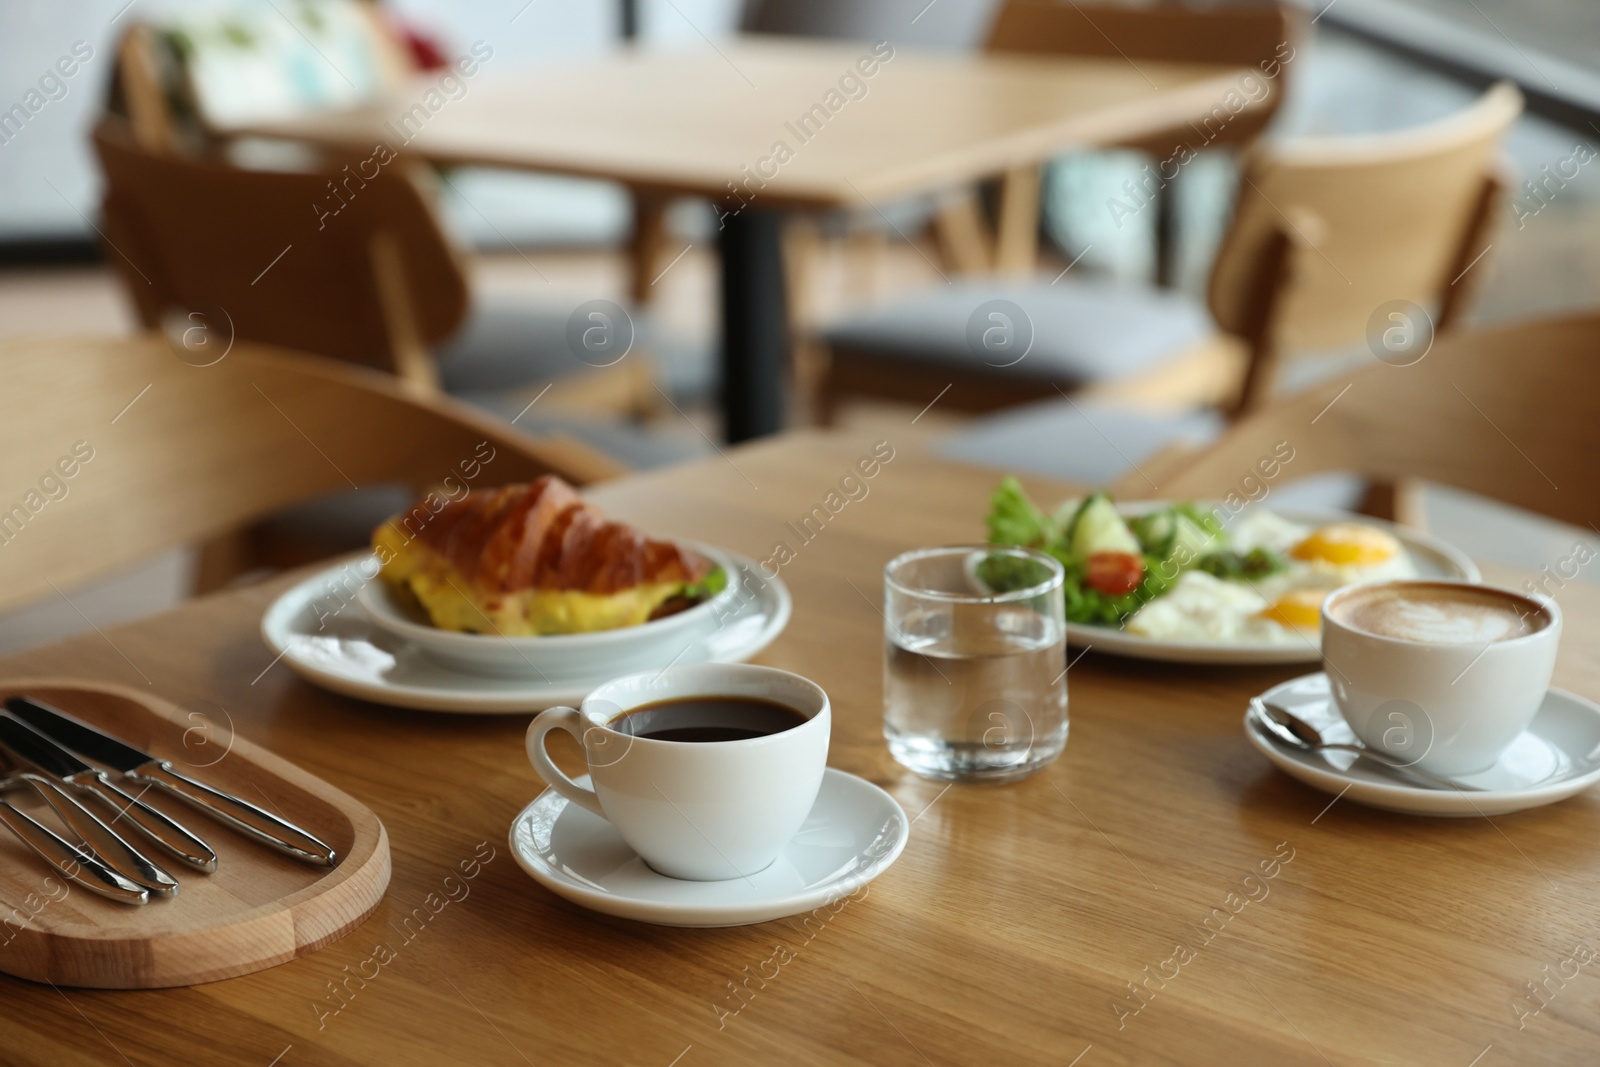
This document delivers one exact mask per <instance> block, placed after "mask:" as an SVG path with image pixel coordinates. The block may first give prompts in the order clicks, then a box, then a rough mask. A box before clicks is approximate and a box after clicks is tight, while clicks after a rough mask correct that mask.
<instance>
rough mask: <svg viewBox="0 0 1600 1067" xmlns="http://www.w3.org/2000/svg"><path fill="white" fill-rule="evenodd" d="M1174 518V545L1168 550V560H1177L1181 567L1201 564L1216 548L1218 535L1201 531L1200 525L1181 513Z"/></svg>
mask: <svg viewBox="0 0 1600 1067" xmlns="http://www.w3.org/2000/svg"><path fill="white" fill-rule="evenodd" d="M1174 518H1175V524H1174V528H1173V531H1172V545H1171V547H1170V548H1169V549H1168V550H1167V553H1166V558H1167V559H1169V560H1176V561H1177V563H1178V565H1179V566H1181V567H1192V566H1194V565H1195V564H1196V563H1198V562H1200V557H1201V556H1204V555H1206V554H1207V553H1209V552H1211V551H1212V550H1213V549H1214V548H1215V547H1216V541H1217V538H1216V535H1214V534H1212V533H1210V532H1208V531H1206V530H1203V529H1201V528H1200V525H1199V524H1198V523H1196V522H1195V521H1194V520H1193V519H1191V518H1189V516H1187V515H1184V514H1182V513H1181V512H1179V513H1175V515H1174Z"/></svg>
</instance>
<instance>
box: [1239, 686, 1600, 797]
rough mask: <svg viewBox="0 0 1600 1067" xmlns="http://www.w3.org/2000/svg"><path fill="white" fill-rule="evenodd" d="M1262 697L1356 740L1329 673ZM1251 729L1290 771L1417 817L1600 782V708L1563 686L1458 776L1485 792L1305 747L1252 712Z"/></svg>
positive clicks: (1328, 735)
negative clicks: (1477, 768) (1416, 779)
mask: <svg viewBox="0 0 1600 1067" xmlns="http://www.w3.org/2000/svg"><path fill="white" fill-rule="evenodd" d="M1261 699H1262V700H1270V701H1272V702H1273V703H1276V704H1282V705H1283V706H1284V707H1286V708H1288V709H1289V710H1290V711H1292V712H1294V713H1295V714H1296V715H1298V716H1300V717H1301V718H1302V719H1304V720H1306V721H1307V722H1309V723H1310V724H1311V725H1312V726H1315V727H1316V728H1317V730H1318V732H1320V733H1321V734H1322V737H1323V740H1325V741H1331V742H1339V743H1342V744H1355V743H1358V742H1357V741H1356V737H1355V734H1354V733H1353V732H1352V731H1351V729H1350V727H1349V725H1348V724H1346V723H1345V721H1344V719H1343V718H1342V717H1341V716H1340V714H1339V709H1338V707H1337V706H1336V705H1335V704H1334V702H1333V697H1332V695H1331V694H1330V693H1329V692H1328V676H1327V675H1326V674H1323V673H1321V672H1318V673H1316V674H1307V675H1304V676H1303V677H1300V678H1296V679H1294V680H1293V681H1289V682H1284V683H1283V684H1282V685H1278V686H1274V687H1273V688H1271V689H1269V690H1267V691H1266V692H1265V693H1263V694H1261ZM1244 734H1245V737H1247V738H1249V739H1250V743H1251V744H1252V745H1254V746H1255V747H1256V749H1257V750H1259V751H1260V752H1261V754H1262V755H1263V756H1266V757H1267V759H1269V760H1271V761H1272V762H1273V763H1275V764H1277V766H1278V767H1279V768H1280V769H1282V770H1283V771H1284V772H1285V773H1286V774H1288V775H1290V776H1291V777H1293V778H1298V779H1299V780H1300V781H1302V782H1304V783H1306V784H1307V785H1310V786H1315V787H1316V788H1317V789H1320V790H1322V791H1323V792H1325V793H1333V794H1335V795H1338V794H1341V793H1342V794H1343V796H1344V798H1345V799H1346V800H1353V801H1356V802H1357V803H1360V804H1367V805H1370V806H1371V807H1374V808H1383V809H1384V810H1386V811H1399V812H1405V813H1407V814H1411V815H1455V816H1463V817H1466V816H1474V815H1504V814H1506V813H1507V812H1512V811H1521V810H1523V809H1524V808H1535V807H1539V806H1540V805H1543V804H1553V803H1555V802H1556V801H1558V800H1565V799H1566V798H1567V797H1570V796H1572V795H1573V794H1574V793H1580V792H1582V791H1583V790H1585V789H1587V788H1589V787H1590V786H1591V785H1593V784H1594V783H1595V782H1597V781H1600V706H1596V705H1595V704H1594V703H1592V702H1591V701H1588V700H1585V699H1583V698H1582V697H1580V696H1576V695H1575V694H1572V693H1568V692H1565V691H1564V690H1561V689H1552V690H1550V691H1549V692H1548V693H1547V694H1545V698H1544V704H1543V705H1542V706H1541V707H1540V708H1539V711H1538V714H1536V715H1534V717H1533V722H1532V723H1531V724H1529V726H1528V728H1527V730H1525V731H1523V733H1522V735H1521V736H1520V737H1518V738H1517V739H1516V740H1515V741H1513V742H1511V747H1510V748H1508V749H1506V750H1505V752H1504V753H1502V754H1501V756H1500V760H1499V762H1498V763H1496V764H1495V765H1494V766H1493V767H1490V768H1489V769H1488V770H1486V771H1481V772H1479V773H1477V774H1463V775H1459V776H1458V779H1457V780H1458V781H1460V782H1461V783H1462V784H1463V785H1471V786H1477V787H1478V789H1480V790H1483V792H1477V791H1469V790H1460V791H1455V790H1448V789H1431V788H1429V787H1428V786H1425V785H1418V784H1413V783H1412V782H1411V781H1410V780H1409V779H1405V778H1402V777H1400V776H1399V775H1397V774H1391V773H1389V772H1388V771H1385V770H1384V769H1382V768H1381V767H1377V766H1375V765H1374V764H1373V763H1372V761H1371V760H1365V759H1361V758H1360V757H1358V756H1356V755H1355V754H1354V753H1351V752H1325V753H1324V752H1301V751H1295V750H1291V749H1289V748H1286V747H1285V746H1283V745H1281V744H1279V743H1277V742H1274V741H1273V740H1272V739H1271V738H1270V737H1269V736H1268V734H1267V732H1266V729H1265V728H1264V727H1262V726H1261V725H1260V724H1259V723H1258V722H1256V721H1255V717H1254V716H1253V715H1251V714H1250V713H1249V712H1248V711H1247V712H1246V713H1245V717H1244Z"/></svg>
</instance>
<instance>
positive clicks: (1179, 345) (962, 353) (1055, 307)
mask: <svg viewBox="0 0 1600 1067" xmlns="http://www.w3.org/2000/svg"><path fill="white" fill-rule="evenodd" d="M991 301H1008V302H1010V303H1011V304H1013V305H1015V306H1016V307H1018V308H1021V310H1022V319H1021V320H1020V321H1018V322H1016V323H1015V324H1014V328H1015V334H1014V336H1015V337H1017V338H1018V339H1019V341H1018V343H1019V344H1021V343H1022V342H1021V340H1020V339H1021V338H1023V337H1024V335H1025V333H1026V332H1028V331H1031V333H1032V346H1031V348H1027V349H1026V354H1025V355H1022V354H1021V352H1020V351H1017V350H1016V349H1009V350H1008V349H1005V348H1001V349H999V350H997V351H987V350H985V349H984V348H983V347H982V342H981V338H982V336H983V334H984V331H985V330H986V329H988V328H989V327H991V326H993V325H997V324H998V320H995V319H992V318H990V313H991V312H994V311H1000V312H1001V313H1002V314H1003V313H1004V312H1003V309H999V308H994V307H985V305H986V304H989V303H990V302H991ZM1214 334H1215V329H1214V328H1213V326H1212V323H1211V317H1210V315H1208V314H1207V313H1206V310H1205V309H1204V308H1203V307H1201V306H1200V305H1199V304H1197V303H1195V302H1194V301H1193V300H1190V299H1189V298H1188V297H1185V296H1182V295H1181V294H1178V293H1174V292H1172V291H1170V290H1158V289H1151V288H1146V287H1142V286H1131V285H1119V284H1116V283H1114V282H1104V281H1085V282H1075V281H1071V280H1069V279H1062V280H1061V281H1059V282H1056V283H1055V284H1051V283H1049V282H1045V281H1042V280H1041V281H1036V282H1021V283H1005V282H998V281H993V280H981V281H962V282H956V283H954V284H952V285H948V286H943V287H940V288H938V289H934V290H931V291H928V292H924V293H921V294H918V295H916V296H913V297H910V298H907V299H904V300H900V301H897V302H893V303H889V304H885V305H881V306H877V307H873V308H870V309H868V310H866V311H864V312H862V313H861V314H859V315H856V316H854V317H852V318H849V319H847V320H845V321H843V322H840V323H838V324H836V325H835V326H834V327H833V328H831V329H830V330H828V331H827V333H826V335H825V336H826V338H827V340H828V342H829V344H830V345H832V346H833V347H834V348H835V350H836V351H837V352H838V353H839V358H841V359H849V358H850V354H851V352H870V353H871V354H872V355H873V356H874V357H877V358H883V359H891V360H904V361H906V362H907V363H908V364H916V365H920V366H923V367H934V366H950V367H960V368H962V369H964V370H966V371H968V372H971V373H984V371H985V368H986V367H988V368H993V371H994V373H995V374H997V375H1000V374H1003V375H1008V376H1013V377H1018V378H1033V379H1039V380H1042V381H1054V382H1060V383H1062V384H1064V385H1073V384H1079V383H1084V382H1096V381H1106V380H1110V379H1116V378H1123V377H1127V376H1128V375H1131V374H1136V373H1138V372H1140V371H1143V370H1146V369H1148V368H1150V367H1151V366H1153V365H1155V364H1158V363H1160V362H1162V361H1163V360H1166V359H1169V358H1171V357H1172V356H1175V355H1177V354H1178V353H1179V352H1181V351H1182V350H1183V349H1185V348H1188V347H1190V346H1193V345H1196V344H1199V343H1201V342H1202V341H1204V340H1206V339H1207V338H1209V337H1211V336H1213V335H1214ZM991 336H995V337H998V336H999V335H998V334H993V335H991ZM1018 356H1020V358H1018Z"/></svg>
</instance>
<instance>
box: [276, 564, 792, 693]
mask: <svg viewBox="0 0 1600 1067" xmlns="http://www.w3.org/2000/svg"><path fill="white" fill-rule="evenodd" d="M720 554H721V555H723V556H725V557H726V558H727V559H728V560H729V561H730V562H732V563H733V564H734V567H733V568H731V569H730V570H729V579H730V582H729V584H730V585H731V586H735V587H736V589H735V596H734V598H733V600H732V601H731V602H730V608H729V610H727V611H725V612H723V613H722V615H721V620H722V621H721V625H719V626H717V627H715V628H714V629H712V630H711V631H709V632H704V631H702V632H693V633H689V634H686V635H683V637H682V640H681V642H679V641H674V642H669V643H666V644H662V645H661V646H660V648H659V654H658V656H657V659H659V663H655V662H651V663H646V664H645V665H644V666H643V667H642V668H641V667H638V666H635V667H632V668H630V669H633V670H638V669H644V670H649V669H651V668H652V667H654V666H661V667H667V666H668V665H671V664H688V663H740V662H743V661H744V660H747V659H749V658H750V657H751V656H754V655H755V654H756V653H757V652H760V651H761V650H762V649H764V648H766V647H767V646H768V645H769V644H771V643H772V641H773V639H774V638H776V637H777V636H778V634H780V633H782V632H783V628H784V627H785V626H787V625H788V623H789V613H790V611H791V609H792V601H791V599H790V597H789V590H788V589H787V588H786V587H785V586H784V584H783V582H782V581H781V580H780V579H777V578H772V579H765V578H762V577H760V575H759V572H758V571H757V570H756V564H755V563H754V561H752V560H751V559H749V558H748V557H746V556H741V555H739V554H738V553H736V552H728V551H726V550H723V551H722V552H721V553H720ZM365 559H366V558H365V557H363V558H362V559H350V560H347V561H346V562H344V563H341V564H339V565H337V566H334V567H330V568H328V569H327V570H325V571H321V572H319V573H317V574H315V575H313V576H312V577H310V578H307V579H306V580H305V581H303V582H301V583H299V584H298V585H296V586H294V587H293V588H291V589H289V590H288V591H287V592H285V593H284V594H283V595H282V596H280V597H278V599H277V600H275V601H273V602H272V605H271V606H270V607H269V608H267V611H266V614H264V615H263V616H262V618H261V638H262V640H264V641H265V642H266V643H267V647H268V648H270V649H271V650H272V651H273V652H274V653H275V654H277V655H278V656H279V657H280V658H282V659H283V661H284V662H285V663H287V664H288V665H289V667H290V668H291V669H293V670H294V672H295V673H296V674H298V675H300V676H301V677H302V678H304V679H306V680H307V681H308V682H311V683H312V684H314V685H319V686H321V687H322V688H324V689H331V690H332V691H334V692H335V693H343V694H344V695H345V696H352V697H359V698H360V699H362V700H370V701H373V702H374V703H378V704H389V705H391V706H393V707H399V708H423V709H426V710H429V711H452V712H465V713H522V714H526V713H528V712H534V711H542V710H544V709H545V708H548V707H553V706H555V705H557V704H576V703H577V702H578V701H580V700H582V699H583V697H584V696H585V694H587V693H588V692H589V690H591V689H593V688H594V687H595V686H597V685H599V684H600V683H602V682H605V681H609V680H610V679H611V678H613V677H615V676H616V675H618V674H621V673H626V672H624V671H619V670H615V669H612V667H611V665H609V664H604V663H602V664H599V665H598V666H596V665H592V664H591V665H585V666H586V667H587V668H588V669H587V670H583V669H580V670H577V671H574V672H571V673H564V672H562V671H559V670H555V669H553V668H552V669H545V670H544V673H543V675H542V676H541V675H539V674H535V675H534V676H532V677H527V678H507V677H495V676H492V675H487V674H474V673H469V672H467V671H461V670H456V669H453V668H451V667H447V666H445V665H444V664H442V663H439V662H437V661H435V660H433V659H430V658H429V657H427V656H425V655H423V653H422V650H421V649H419V648H418V647H417V646H416V645H414V644H412V643H411V642H409V641H406V640H405V639H404V638H402V637H399V636H397V635H395V634H392V633H387V632H385V631H384V630H382V629H380V628H379V627H377V626H375V625H374V624H373V623H372V621H371V620H370V619H368V618H367V616H366V614H365V613H364V612H363V611H362V610H361V607H360V605H359V604H358V603H357V602H356V599H357V595H358V593H359V591H360V589H361V587H362V585H363V584H364V582H365V577H364V576H366V575H369V574H373V573H375V567H374V566H372V565H371V564H370V563H366V562H364V560H365Z"/></svg>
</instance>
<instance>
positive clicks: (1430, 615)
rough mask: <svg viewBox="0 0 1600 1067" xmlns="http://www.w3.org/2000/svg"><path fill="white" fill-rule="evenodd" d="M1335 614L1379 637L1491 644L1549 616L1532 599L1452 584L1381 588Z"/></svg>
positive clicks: (1345, 602)
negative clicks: (1526, 599) (1527, 599)
mask: <svg viewBox="0 0 1600 1067" xmlns="http://www.w3.org/2000/svg"><path fill="white" fill-rule="evenodd" d="M1334 615H1335V617H1336V618H1337V619H1338V620H1339V621H1340V622H1342V623H1344V624H1345V625H1347V626H1352V627H1354V628H1356V629H1358V630H1365V631H1366V632H1368V633H1371V634H1377V635H1378V636H1380V637H1397V638H1399V639H1401V640H1403V641H1421V642H1425V643H1427V644H1441V645H1468V644H1472V645H1487V644H1492V643H1493V642H1496V641H1509V640H1512V639H1513V638H1517V637H1522V636H1523V635H1525V634H1530V633H1533V632H1534V631H1536V630H1542V629H1544V628H1545V627H1546V626H1547V625H1549V621H1550V620H1549V616H1548V615H1547V614H1546V613H1545V612H1544V611H1542V610H1540V609H1539V607H1538V605H1537V604H1534V603H1533V602H1531V601H1529V602H1524V601H1523V600H1522V599H1521V598H1520V597H1519V598H1513V597H1511V596H1508V595H1505V594H1503V593H1499V592H1496V591H1493V590H1488V589H1483V590H1479V589H1469V588H1463V587H1461V586H1449V585H1425V584H1421V585H1400V586H1387V587H1380V588H1376V589H1372V590H1367V591H1364V592H1361V593H1357V594H1353V595H1351V596H1348V597H1346V598H1345V599H1343V600H1341V601H1340V602H1339V604H1338V605H1337V608H1336V609H1335V611H1334Z"/></svg>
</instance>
